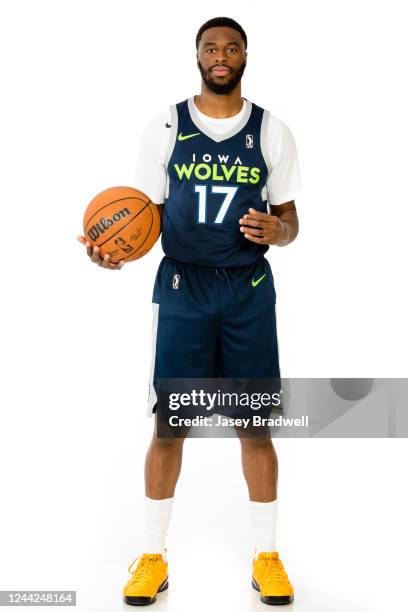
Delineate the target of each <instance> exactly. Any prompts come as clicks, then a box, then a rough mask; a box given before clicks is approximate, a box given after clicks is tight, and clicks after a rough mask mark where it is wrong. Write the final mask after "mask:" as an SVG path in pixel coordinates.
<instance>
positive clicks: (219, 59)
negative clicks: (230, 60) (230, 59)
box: [215, 51, 225, 63]
mask: <svg viewBox="0 0 408 612" xmlns="http://www.w3.org/2000/svg"><path fill="white" fill-rule="evenodd" d="M215 59H216V61H217V62H218V63H219V62H223V61H224V60H225V53H224V51H217V57H216V58H215Z"/></svg>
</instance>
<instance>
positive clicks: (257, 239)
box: [245, 233, 267, 244]
mask: <svg viewBox="0 0 408 612" xmlns="http://www.w3.org/2000/svg"><path fill="white" fill-rule="evenodd" d="M245 238H246V239H247V240H250V241H251V242H257V243H258V244H267V240H266V238H258V237H257V236H251V235H250V234H248V233H247V234H245Z"/></svg>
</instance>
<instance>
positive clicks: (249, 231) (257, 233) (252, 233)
mask: <svg viewBox="0 0 408 612" xmlns="http://www.w3.org/2000/svg"><path fill="white" fill-rule="evenodd" d="M241 232H242V233H243V234H249V235H250V236H264V235H265V230H263V229H254V228H252V227H241Z"/></svg>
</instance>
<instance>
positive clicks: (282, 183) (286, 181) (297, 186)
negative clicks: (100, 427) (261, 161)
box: [267, 115, 302, 205]
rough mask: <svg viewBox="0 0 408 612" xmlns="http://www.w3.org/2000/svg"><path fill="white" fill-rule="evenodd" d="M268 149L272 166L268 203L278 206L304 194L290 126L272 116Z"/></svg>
mask: <svg viewBox="0 0 408 612" xmlns="http://www.w3.org/2000/svg"><path fill="white" fill-rule="evenodd" d="M267 135H268V136H267V138H268V141H267V147H268V154H269V160H270V163H271V166H272V169H271V172H270V174H269V177H268V181H267V190H268V201H269V203H270V204H274V205H278V204H284V203H285V202H290V201H292V200H295V199H296V197H298V196H299V195H300V194H301V193H302V185H301V181H300V173H299V164H298V157H297V151H296V144H295V141H294V138H293V136H292V133H291V131H290V129H289V128H288V126H287V125H286V124H285V123H283V121H281V120H280V119H277V118H276V117H274V116H272V115H270V117H269V122H268V130H267Z"/></svg>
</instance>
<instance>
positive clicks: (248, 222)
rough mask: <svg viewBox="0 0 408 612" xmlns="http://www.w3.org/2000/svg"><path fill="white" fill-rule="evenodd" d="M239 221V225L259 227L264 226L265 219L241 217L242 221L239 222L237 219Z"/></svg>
mask: <svg viewBox="0 0 408 612" xmlns="http://www.w3.org/2000/svg"><path fill="white" fill-rule="evenodd" d="M239 222H240V224H241V225H246V226H248V225H249V226H251V227H260V228H263V227H266V223H265V221H261V219H249V218H246V219H245V218H244V219H242V222H241V219H240V220H239Z"/></svg>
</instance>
